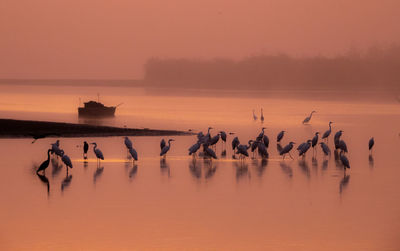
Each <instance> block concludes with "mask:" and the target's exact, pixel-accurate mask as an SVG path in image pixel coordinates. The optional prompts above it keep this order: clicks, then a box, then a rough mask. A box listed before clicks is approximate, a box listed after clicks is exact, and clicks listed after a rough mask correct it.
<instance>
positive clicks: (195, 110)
mask: <svg viewBox="0 0 400 251" xmlns="http://www.w3.org/2000/svg"><path fill="white" fill-rule="evenodd" d="M0 90H1V93H0V100H1V102H0V116H1V117H3V118H4V117H7V118H18V119H40V120H51V121H53V120H54V121H67V122H89V123H96V124H106V125H116V126H124V125H126V126H129V127H139V128H140V127H148V128H161V129H164V128H165V129H182V130H187V129H189V128H190V129H194V130H202V131H205V130H206V128H207V127H208V126H213V127H214V128H215V129H214V130H212V134H215V133H217V132H218V131H219V130H222V129H223V130H226V131H230V132H235V133H236V135H237V136H238V137H239V138H240V140H241V141H242V142H243V143H244V142H247V141H248V140H249V139H252V138H255V137H256V136H257V135H258V133H259V132H260V128H261V127H262V126H266V127H267V129H266V134H267V135H268V136H269V138H270V141H271V142H270V146H269V149H268V151H269V154H270V158H269V159H268V160H267V161H262V160H260V159H247V160H246V161H245V162H244V163H240V162H239V161H237V160H235V159H232V151H231V147H230V142H231V140H232V138H233V137H232V136H230V137H229V138H228V144H227V146H226V151H227V153H226V156H221V153H222V151H223V150H224V149H225V147H224V146H223V145H222V144H220V143H219V144H218V146H217V154H218V156H219V159H218V160H216V161H213V162H212V163H210V162H208V161H203V160H202V159H199V160H197V161H196V162H193V160H192V158H191V157H189V156H187V148H188V147H189V146H191V145H192V144H193V143H194V142H195V137H194V136H185V137H173V138H174V139H175V140H176V141H175V142H173V143H172V147H171V150H170V152H169V154H168V156H167V158H166V160H165V161H164V160H161V159H160V158H159V150H160V149H159V141H160V139H161V137H131V139H132V141H133V144H134V147H135V148H136V150H137V152H138V154H139V161H137V162H136V163H135V164H132V162H131V160H129V159H128V158H127V152H126V149H125V146H124V144H123V138H121V137H109V138H92V139H87V138H85V139H84V138H68V139H64V138H61V139H60V140H61V148H63V149H64V150H65V152H66V153H67V154H68V155H69V156H70V157H71V159H72V161H73V165H74V168H73V169H72V170H69V172H68V174H67V173H66V170H65V167H61V161H58V160H57V159H53V160H52V162H51V165H50V166H49V168H48V169H47V171H46V179H47V181H48V182H47V181H46V180H45V179H44V178H42V179H40V177H38V176H37V175H36V174H35V168H37V166H38V165H40V163H41V162H42V161H44V160H45V159H46V151H47V149H48V148H49V144H50V143H53V142H54V141H55V140H56V139H55V138H50V139H41V140H38V141H37V142H36V143H35V144H31V141H32V140H31V139H1V140H0V156H1V160H0V161H1V162H0V163H1V171H2V175H1V176H0V198H1V201H2V203H1V205H2V206H1V209H0V217H1V223H2V224H1V225H0V249H2V250H15V249H16V250H20V249H27V250H36V249H37V250H43V249H48V250H71V249H82V250H109V249H116V250H146V249H166V250H168V249H196V250H222V249H223V250H266V249H267V250H338V249H341V250H399V249H400V241H399V240H400V238H399V237H400V196H399V192H400V178H399V177H400V156H399V154H400V137H399V132H400V119H399V118H400V116H399V115H400V106H399V105H398V104H396V103H395V102H392V101H388V102H380V103H366V102H356V101H352V100H350V101H346V102H344V101H341V102H331V101H325V102H324V101H318V102H309V101H304V100H295V99H260V98H257V99H254V98H226V97H225V98H205V97H173V96H168V97H166V96H149V95H146V94H145V92H144V91H143V90H141V89H135V88H114V89H112V88H105V87H102V88H100V89H99V88H97V89H96V88H76V87H57V88H54V87H48V86H44V87H39V88H38V87H21V86H19V87H10V86H0ZM97 92H100V93H101V97H100V99H101V100H102V101H103V102H104V103H106V104H108V105H116V104H118V103H121V102H124V104H123V105H122V106H121V107H119V108H118V111H117V117H116V118H115V119H109V120H102V121H80V120H79V119H78V118H77V116H76V108H77V106H78V105H79V97H81V98H82V101H84V100H88V99H93V98H96V93H97ZM261 107H263V108H264V116H265V122H264V124H263V125H262V124H261V123H260V122H259V121H258V122H254V121H253V120H252V115H251V111H252V109H256V110H257V111H259V109H260V108H261ZM313 109H315V110H317V111H318V113H316V114H315V117H313V119H312V125H308V126H304V125H302V124H301V121H302V120H303V119H304V117H305V116H306V115H307V114H308V113H309V112H310V111H311V110H313ZM330 120H331V121H333V122H334V124H333V133H334V132H336V131H337V130H339V129H342V130H344V134H343V136H342V138H343V139H344V140H345V141H346V143H347V145H348V148H349V154H348V157H349V160H350V164H351V169H350V170H348V172H347V173H346V175H344V173H343V170H342V168H341V166H340V165H339V164H338V163H337V161H336V160H335V156H334V154H332V156H331V157H329V158H324V157H323V156H322V153H321V150H320V148H318V151H317V153H316V155H315V158H313V156H312V152H309V154H308V156H307V157H306V158H305V159H304V160H303V159H299V158H298V157H297V156H295V152H293V153H292V155H293V156H294V157H295V159H294V160H291V159H286V160H284V161H283V160H282V159H281V157H280V156H279V155H278V152H277V149H276V148H277V146H276V135H277V133H278V132H279V131H280V130H286V131H287V134H286V135H285V137H284V139H283V143H282V145H285V144H287V143H288V142H289V140H291V141H295V142H297V143H301V142H303V141H305V140H306V139H309V138H311V137H312V136H313V135H314V133H315V132H316V131H320V132H324V131H325V130H327V129H328V122H329V121H330ZM371 136H374V137H375V141H376V146H375V149H374V151H373V153H372V155H369V152H368V147H367V145H368V140H369V138H370V137H371ZM83 140H87V141H88V142H93V141H95V142H97V144H98V147H99V148H100V149H101V150H102V151H103V153H104V155H105V161H104V162H102V163H101V165H100V167H97V163H96V160H95V158H94V154H93V151H92V149H90V151H89V160H88V161H87V162H84V161H83V159H82V147H81V144H82V142H83ZM329 146H330V147H331V150H332V152H333V149H332V148H333V138H330V140H329Z"/></svg>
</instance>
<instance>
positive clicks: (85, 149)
mask: <svg viewBox="0 0 400 251" xmlns="http://www.w3.org/2000/svg"><path fill="white" fill-rule="evenodd" d="M88 150H89V144H88V143H87V142H86V141H84V142H83V158H84V159H87V152H88Z"/></svg>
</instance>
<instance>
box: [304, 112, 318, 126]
mask: <svg viewBox="0 0 400 251" xmlns="http://www.w3.org/2000/svg"><path fill="white" fill-rule="evenodd" d="M314 112H316V111H312V112H311V113H310V116H308V117H306V118H305V119H304V120H303V124H307V123H308V122H310V120H311V117H312V115H313V113H314Z"/></svg>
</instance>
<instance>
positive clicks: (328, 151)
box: [319, 142, 331, 156]
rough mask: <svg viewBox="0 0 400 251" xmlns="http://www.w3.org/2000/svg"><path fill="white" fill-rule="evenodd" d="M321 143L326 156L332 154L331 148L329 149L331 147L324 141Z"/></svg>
mask: <svg viewBox="0 0 400 251" xmlns="http://www.w3.org/2000/svg"><path fill="white" fill-rule="evenodd" d="M319 144H320V145H321V148H322V151H323V152H324V154H325V155H326V156H328V155H330V154H331V149H329V147H328V146H327V145H326V144H325V143H324V142H321V143H319Z"/></svg>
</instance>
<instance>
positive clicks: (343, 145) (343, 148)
mask: <svg viewBox="0 0 400 251" xmlns="http://www.w3.org/2000/svg"><path fill="white" fill-rule="evenodd" d="M338 146H339V149H340V150H341V151H342V152H345V153H347V145H346V142H344V141H343V140H339V143H338Z"/></svg>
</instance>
